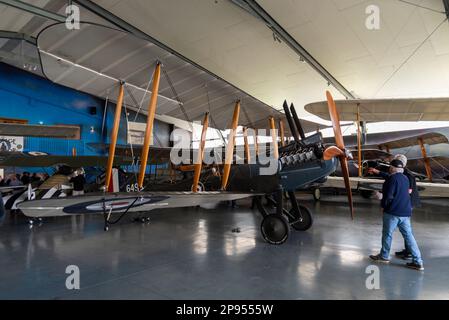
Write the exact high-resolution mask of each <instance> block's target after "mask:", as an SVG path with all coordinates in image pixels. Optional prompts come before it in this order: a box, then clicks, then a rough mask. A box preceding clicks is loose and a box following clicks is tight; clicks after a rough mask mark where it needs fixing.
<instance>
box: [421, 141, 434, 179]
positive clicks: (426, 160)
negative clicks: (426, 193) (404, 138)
mask: <svg viewBox="0 0 449 320" xmlns="http://www.w3.org/2000/svg"><path fill="white" fill-rule="evenodd" d="M418 143H419V146H420V147H421V153H422V157H423V160H424V165H425V166H426V173H427V178H429V181H430V182H432V180H433V179H432V168H431V167H430V160H429V158H428V157H427V151H426V147H425V146H424V140H423V138H419V139H418Z"/></svg>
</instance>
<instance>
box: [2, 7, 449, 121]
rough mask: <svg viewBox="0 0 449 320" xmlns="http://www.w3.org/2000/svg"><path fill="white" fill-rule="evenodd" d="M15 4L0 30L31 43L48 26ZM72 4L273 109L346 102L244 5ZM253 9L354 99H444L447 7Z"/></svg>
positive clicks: (448, 74) (448, 57)
mask: <svg viewBox="0 0 449 320" xmlns="http://www.w3.org/2000/svg"><path fill="white" fill-rule="evenodd" d="M11 1H12V0H11ZM11 1H10V0H4V1H0V17H1V19H0V30H8V31H14V32H19V33H23V34H25V35H30V36H36V35H37V34H38V33H39V31H41V30H42V29H43V28H44V27H46V26H48V25H49V24H51V23H54V21H51V20H49V19H45V18H43V17H41V16H38V15H34V14H32V13H28V12H26V11H23V10H19V9H17V8H14V7H11V6H8V5H5V4H2V3H8V2H11ZM12 2H14V1H12ZM15 2H17V1H15ZM22 2H23V3H25V4H32V5H35V6H37V7H40V8H43V9H45V10H47V11H49V12H54V13H59V14H61V15H63V14H64V8H65V5H66V4H67V1H65V0H26V1H22ZM73 2H74V3H78V4H81V5H82V6H81V9H82V10H81V18H82V20H83V21H92V22H97V23H101V24H104V25H109V26H112V25H113V24H112V23H110V21H107V20H106V19H102V18H100V17H99V16H98V15H96V14H94V13H93V12H90V11H89V10H87V9H86V8H85V7H83V5H84V6H85V5H86V3H91V4H94V5H98V6H100V7H101V8H104V10H105V11H106V12H108V14H110V16H115V17H118V18H120V19H122V20H123V21H125V22H127V23H129V24H130V25H132V26H134V27H135V28H137V29H139V30H141V31H143V32H144V33H146V34H148V35H149V36H151V37H154V38H155V39H157V40H158V41H160V42H162V43H164V44H166V45H167V46H168V47H170V48H172V49H173V50H175V51H177V52H179V53H180V54H181V55H183V56H185V57H186V58H188V59H190V60H192V61H193V62H195V63H197V64H198V65H200V66H201V67H204V68H205V69H207V70H210V71H211V72H212V73H214V74H216V75H218V76H219V77H221V78H223V79H224V80H226V81H227V82H229V83H231V84H232V85H234V86H236V87H238V88H240V89H242V90H243V91H244V92H247V93H248V94H249V95H252V96H253V97H255V98H257V99H259V100H260V101H262V102H264V103H266V104H268V105H270V106H273V107H274V108H276V109H280V106H281V104H282V102H283V100H284V99H287V100H288V101H289V102H290V101H291V102H294V103H295V106H296V108H297V109H298V112H299V114H300V116H301V117H307V118H309V119H313V120H317V119H318V118H317V117H313V116H312V117H310V114H309V113H307V112H306V111H305V110H304V109H303V106H304V105H306V104H308V103H311V102H315V101H321V100H323V99H324V91H325V90H326V89H330V90H331V92H332V93H333V95H334V97H335V99H344V96H343V95H342V94H340V93H339V92H338V91H337V90H335V89H334V88H333V87H332V86H330V87H329V86H328V82H327V80H325V79H324V78H323V77H322V76H321V75H320V74H319V73H317V72H316V70H315V69H313V68H312V67H311V66H309V65H308V64H307V63H305V62H304V61H300V60H303V59H301V58H300V57H299V55H298V54H297V53H296V52H294V51H293V50H292V49H291V48H290V47H289V46H288V45H287V44H286V42H285V41H282V40H279V36H276V34H275V33H273V31H272V30H271V29H270V28H268V27H267V24H266V22H264V21H262V20H261V19H260V17H257V15H255V14H254V13H249V12H248V11H246V10H244V9H242V7H241V6H239V5H236V3H247V2H251V1H250V0H210V1H204V0H183V1H177V0H126V1H124V0H92V1H89V0H73ZM252 2H255V3H256V4H257V5H258V6H260V7H261V8H262V10H264V11H265V12H266V13H267V14H268V15H269V16H270V17H271V18H272V19H273V20H274V21H275V22H276V23H277V24H278V25H279V26H280V27H281V28H283V30H285V31H286V32H287V33H288V34H289V35H290V36H291V38H292V39H293V41H296V42H297V43H299V44H300V45H301V46H302V47H304V48H305V50H307V52H308V53H310V55H311V56H312V57H313V58H314V59H315V60H316V61H317V62H318V63H320V64H321V65H322V66H323V68H325V70H326V71H328V72H329V74H331V75H332V76H333V77H334V78H335V79H336V80H337V81H338V82H339V83H341V84H342V86H343V87H344V88H345V89H347V90H348V91H349V92H350V94H352V95H354V96H355V97H356V98H362V99H373V98H403V97H408V98H410V97H444V96H449V23H448V22H447V20H445V19H446V15H445V12H444V11H445V8H444V4H443V1H440V0H413V1H402V0H372V1H364V0H320V1H312V0H282V1H272V0H257V1H252ZM368 5H376V6H378V7H379V9H380V29H379V30H368V29H367V28H366V26H365V20H366V18H367V14H366V13H365V10H366V8H367V6H368ZM211 21H212V22H213V23H211ZM2 46H3V44H2ZM17 50H18V49H16V51H17Z"/></svg>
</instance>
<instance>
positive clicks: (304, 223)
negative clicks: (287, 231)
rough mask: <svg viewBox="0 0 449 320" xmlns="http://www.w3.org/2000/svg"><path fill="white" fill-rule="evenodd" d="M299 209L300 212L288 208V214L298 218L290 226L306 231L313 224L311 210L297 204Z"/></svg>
mask: <svg viewBox="0 0 449 320" xmlns="http://www.w3.org/2000/svg"><path fill="white" fill-rule="evenodd" d="M299 210H300V211H301V212H300V213H299V212H295V210H294V209H293V208H292V209H291V210H290V214H291V215H293V216H294V217H297V219H299V221H298V222H295V223H292V225H291V226H292V227H293V229H295V230H296V231H306V230H308V229H310V227H312V225H313V216H312V212H311V211H310V210H309V209H308V208H307V207H304V206H302V205H299Z"/></svg>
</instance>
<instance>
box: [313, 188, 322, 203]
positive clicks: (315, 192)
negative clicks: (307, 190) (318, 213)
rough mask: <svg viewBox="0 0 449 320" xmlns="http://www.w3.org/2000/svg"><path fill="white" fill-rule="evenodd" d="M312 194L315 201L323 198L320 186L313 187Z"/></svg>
mask: <svg viewBox="0 0 449 320" xmlns="http://www.w3.org/2000/svg"><path fill="white" fill-rule="evenodd" d="M312 195H313V200H315V201H320V200H321V190H320V189H319V188H316V189H313V192H312Z"/></svg>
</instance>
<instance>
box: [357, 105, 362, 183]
mask: <svg viewBox="0 0 449 320" xmlns="http://www.w3.org/2000/svg"><path fill="white" fill-rule="evenodd" d="M357 155H358V165H359V168H358V171H359V178H361V177H362V175H363V172H362V131H361V130H360V107H359V106H357Z"/></svg>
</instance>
